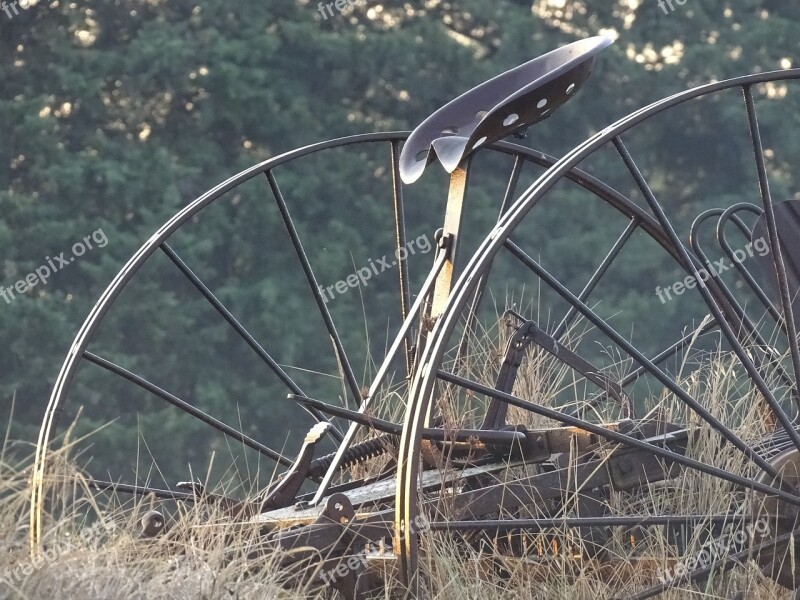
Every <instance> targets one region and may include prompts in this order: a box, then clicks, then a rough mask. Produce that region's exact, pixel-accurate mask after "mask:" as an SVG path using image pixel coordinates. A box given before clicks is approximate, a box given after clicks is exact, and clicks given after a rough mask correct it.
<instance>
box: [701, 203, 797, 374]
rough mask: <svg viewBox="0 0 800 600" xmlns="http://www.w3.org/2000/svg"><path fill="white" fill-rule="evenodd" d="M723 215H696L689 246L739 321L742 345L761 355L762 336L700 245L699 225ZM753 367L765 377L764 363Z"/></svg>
mask: <svg viewBox="0 0 800 600" xmlns="http://www.w3.org/2000/svg"><path fill="white" fill-rule="evenodd" d="M723 214H724V211H723V210H722V209H721V208H712V209H709V210H707V211H704V212H703V213H701V214H700V215H698V216H697V218H696V219H695V220H694V222H693V223H692V226H691V230H690V233H689V244H690V245H691V246H692V249H693V250H694V253H695V254H696V255H697V256H698V258H699V259H700V261H701V262H702V264H703V266H704V267H705V270H706V273H707V274H708V276H709V277H710V278H712V279H714V281H715V282H716V284H717V289H718V290H719V292H720V293H721V294H722V296H723V297H724V298H725V302H727V304H728V306H730V307H731V310H732V311H733V316H735V317H736V319H738V321H739V323H738V324H739V327H740V330H744V333H745V335H744V336H742V337H743V338H744V339H743V340H742V341H741V343H742V344H744V343H746V344H747V345H748V346H751V347H755V348H756V349H759V350H761V351H762V352H763V353H765V350H763V349H764V348H767V347H768V343H767V341H766V340H765V339H764V336H762V335H761V333H760V332H759V331H758V328H757V327H756V325H755V323H753V321H752V319H750V317H748V316H747V312H746V311H745V309H744V308H743V307H742V306H741V304H739V302H738V301H737V300H736V297H735V296H734V295H733V292H731V290H730V288H728V286H727V285H726V284H725V282H724V281H722V277H720V275H719V273H718V272H717V270H716V269H715V268H714V265H713V264H712V263H711V259H709V258H708V255H707V254H706V252H705V251H704V250H703V247H702V246H701V244H700V236H699V231H700V227H701V225H702V224H703V223H704V222H706V221H707V220H709V219H710V218H712V217H714V216H716V215H719V216H720V218H721V216H722V215H723ZM731 262H732V264H734V265H735V264H737V263H738V262H739V261H737V260H736V258H735V257H732V258H731ZM753 341H755V344H753ZM755 367H756V369H758V371H759V373H764V375H762V377H766V372H765V369H764V363H763V361H762V360H759V361H758V364H756V365H755ZM776 368H777V370H778V374H779V376H780V377H781V378H782V379H783V380H784V383H786V384H787V385H789V386H793V385H794V382H793V381H792V379H791V378H790V377H789V375H788V373H786V371H785V370H784V369H783V366H782V365H780V364H778V365H776Z"/></svg>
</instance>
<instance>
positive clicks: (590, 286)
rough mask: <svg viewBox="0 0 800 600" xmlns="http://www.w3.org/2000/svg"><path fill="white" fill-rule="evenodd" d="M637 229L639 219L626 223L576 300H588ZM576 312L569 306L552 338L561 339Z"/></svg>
mask: <svg viewBox="0 0 800 600" xmlns="http://www.w3.org/2000/svg"><path fill="white" fill-rule="evenodd" d="M637 227H639V219H637V218H636V217H634V218H633V219H631V222H630V223H628V226H627V227H626V228H625V231H623V232H622V234H621V235H620V236H619V238H617V241H616V242H615V243H614V245H613V246H612V247H611V250H609V252H608V254H606V257H605V258H604V259H603V262H601V263H600V266H598V267H597V269H596V270H595V272H594V274H593V275H592V276H591V277H590V278H589V281H588V283H587V284H586V287H584V288H583V289H582V290H581V293H580V294H578V299H579V300H580V301H581V302H585V301H586V300H587V298H589V295H590V294H591V293H592V291H593V290H594V288H595V287H596V286H597V284H598V283H599V282H600V279H602V278H603V275H605V274H606V271H608V269H609V267H611V265H612V263H613V262H614V260H616V258H617V256H619V253H620V252H622V249H623V248H624V247H625V244H626V243H627V242H628V240H629V239H631V236H632V235H633V233H634V232H635V231H636V228H637ZM577 312H578V311H577V309H576V308H575V307H574V306H571V307H570V308H569V310H568V311H567V314H566V315H564V318H563V319H561V322H560V323H559V324H558V327H556V330H555V332H554V333H553V337H554V338H555V339H556V340H558V341H560V340H561V337H562V336H563V335H564V334H565V333H566V332H567V329H568V328H569V326H570V324H571V323H572V321H573V320H574V318H575V316H576V314H577Z"/></svg>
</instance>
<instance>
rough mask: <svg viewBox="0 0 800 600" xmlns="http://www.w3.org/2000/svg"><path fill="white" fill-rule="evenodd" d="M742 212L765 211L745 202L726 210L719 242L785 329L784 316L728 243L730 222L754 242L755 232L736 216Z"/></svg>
mask: <svg viewBox="0 0 800 600" xmlns="http://www.w3.org/2000/svg"><path fill="white" fill-rule="evenodd" d="M742 211H747V212H751V213H753V214H755V215H758V216H761V215H762V214H764V211H763V210H762V209H760V208H758V207H757V206H756V205H754V204H748V203H745V202H742V203H739V204H734V205H733V206H730V207H728V208H726V209H725V212H723V213H722V216H721V217H720V218H719V221H717V241H718V242H719V245H720V247H721V248H722V251H723V252H725V255H726V256H727V257H728V258H729V259H730V260H731V262H733V266H734V267H736V270H737V271H739V274H740V275H741V276H742V278H743V279H744V280H745V281H746V282H747V284H748V285H749V286H750V288H751V289H752V290H753V293H754V294H755V295H756V297H757V298H758V299H759V300H760V301H761V303H762V304H763V305H764V308H766V309H767V311H768V312H769V314H770V315H771V316H772V318H773V319H775V321H777V322H778V324H779V325H780V326H781V327H784V323H783V315H781V313H780V311H779V310H778V308H777V307H776V306H775V305H774V304H773V303H772V300H770V298H769V296H768V295H767V293H766V292H765V291H764V288H762V287H761V286H760V285H759V283H758V281H756V279H755V277H753V274H752V273H751V272H750V270H749V269H748V268H747V267H745V266H744V264H742V263H740V262H739V261H737V260H735V256H734V251H733V248H732V247H731V244H730V242H729V241H728V234H727V231H726V229H725V227H726V225H727V224H728V222H730V221H732V222H733V224H734V225H736V227H737V228H738V229H739V231H741V232H742V234H743V235H744V237H745V238H747V240H748V241H750V242H752V237H753V232H752V231H751V230H750V228H749V227H747V225H745V223H744V221H743V220H742V219H741V217H739V215H737V214H736V213H737V212H742Z"/></svg>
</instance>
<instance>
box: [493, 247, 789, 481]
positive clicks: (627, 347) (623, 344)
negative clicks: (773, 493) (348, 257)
mask: <svg viewBox="0 0 800 600" xmlns="http://www.w3.org/2000/svg"><path fill="white" fill-rule="evenodd" d="M505 246H506V248H508V249H509V250H510V251H511V253H512V254H513V255H514V256H515V257H516V258H517V259H518V260H519V261H520V262H522V264H524V265H525V266H527V267H528V268H529V269H531V270H532V271H533V272H534V273H535V274H536V275H537V276H538V277H539V278H541V279H542V280H543V281H544V282H545V283H546V284H547V285H549V286H550V287H551V288H552V289H553V290H554V291H555V292H556V293H557V294H559V295H560V296H561V297H562V298H564V299H565V300H566V301H567V302H569V303H570V304H572V305H573V306H576V307H578V310H579V311H580V312H581V314H583V316H584V317H586V318H587V319H588V320H589V321H590V322H591V323H592V324H593V325H594V326H595V327H597V328H598V329H599V330H600V331H602V332H603V333H604V334H605V335H607V336H608V337H609V338H611V340H612V341H613V342H614V343H615V344H617V345H618V346H619V347H620V348H622V349H623V350H624V351H625V352H626V353H628V354H629V355H630V356H631V357H632V358H633V359H634V360H635V361H636V362H638V363H639V364H640V365H642V366H644V367H646V368H647V370H648V372H650V373H651V374H652V375H653V376H654V377H655V378H656V379H658V380H659V381H660V382H661V384H662V385H664V386H665V387H666V388H667V389H669V390H670V391H671V392H672V393H673V394H675V395H676V396H677V397H678V398H680V399H681V400H682V401H683V402H684V403H685V404H687V405H688V406H689V407H691V408H692V410H694V411H695V412H696V413H697V414H698V415H699V416H700V417H702V418H703V420H705V421H706V422H707V423H708V424H709V425H711V426H712V427H713V428H714V429H716V430H717V431H718V432H719V433H721V434H722V436H723V437H724V438H725V439H726V440H728V441H729V442H730V443H731V444H733V445H734V447H736V448H738V449H739V450H740V451H741V452H742V453H743V454H744V455H745V456H746V457H747V458H748V459H750V460H751V461H752V462H753V463H755V464H756V465H758V466H759V467H760V468H761V470H763V471H764V472H765V473H769V474H770V475H771V476H773V477H777V475H778V473H777V471H775V469H774V468H773V467H772V466H771V465H770V464H769V463H768V462H767V461H765V460H764V459H763V458H762V457H760V456H758V455H757V454H756V453H755V452H753V449H752V448H750V447H749V446H748V445H747V444H746V443H745V442H744V441H743V440H742V439H741V438H739V437H738V436H737V435H736V434H735V433H734V432H732V431H731V430H730V429H728V428H727V427H726V426H725V425H724V424H723V423H722V422H721V421H720V420H719V419H717V418H716V417H715V416H714V415H712V414H711V413H710V412H709V411H708V410H707V409H706V408H705V407H703V406H702V405H701V404H700V403H699V402H697V400H695V399H694V398H692V397H691V396H690V395H689V394H687V393H686V392H685V391H684V390H683V389H681V388H680V386H678V384H677V383H675V381H673V380H672V379H671V378H670V377H669V376H668V375H667V374H666V373H664V372H663V371H662V370H661V369H659V368H658V367H657V366H656V365H655V364H653V362H652V361H650V360H649V359H648V358H647V357H646V356H644V354H642V353H641V352H639V350H637V349H636V348H635V347H634V346H633V344H631V343H630V342H628V341H627V340H626V339H625V338H624V337H622V336H621V335H620V334H619V333H618V332H617V331H616V330H615V329H614V328H613V327H611V326H610V325H609V324H608V323H606V322H605V321H604V320H603V319H601V318H600V317H599V316H597V314H596V313H595V312H594V311H593V310H592V309H590V308H589V307H588V306H586V304H585V303H583V302H581V301H580V300H578V298H577V297H576V296H575V295H574V294H573V293H572V292H570V291H569V290H568V289H567V288H566V286H564V285H563V284H562V283H561V282H560V281H558V280H557V279H556V278H555V277H553V276H552V275H551V274H550V273H548V272H547V271H546V270H545V269H544V268H543V267H542V266H541V265H539V264H538V263H537V262H536V261H535V260H533V259H532V258H531V257H530V256H528V255H527V254H526V253H525V251H524V250H522V248H520V247H519V246H517V245H516V244H515V243H514V242H512V241H511V240H507V241H506V243H505Z"/></svg>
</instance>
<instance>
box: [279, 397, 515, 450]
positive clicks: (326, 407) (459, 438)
mask: <svg viewBox="0 0 800 600" xmlns="http://www.w3.org/2000/svg"><path fill="white" fill-rule="evenodd" d="M289 397H290V398H292V399H293V400H295V401H297V402H301V403H303V404H309V405H310V406H315V407H317V408H319V409H320V410H321V411H323V412H327V413H328V414H330V415H332V416H334V417H341V418H343V419H347V420H349V421H352V422H354V423H359V424H360V425H363V426H364V427H370V428H372V429H375V430H377V431H382V432H383V433H389V434H391V435H396V436H399V435H400V434H401V433H403V426H402V425H401V424H400V423H392V422H391V421H386V420H385V419H378V418H377V417H369V416H367V415H364V414H362V413H359V412H356V411H353V410H348V409H346V408H342V407H340V406H333V405H331V404H326V403H325V402H322V401H321V400H315V399H314V398H301V397H298V396H292V395H290V396H289ZM422 438H423V439H426V440H432V441H435V442H469V441H470V440H477V441H479V442H483V443H485V444H512V443H514V442H520V443H523V442H525V441H526V440H527V437H526V436H525V434H524V433H523V432H521V431H492V430H485V429H455V428H453V429H443V428H441V427H426V428H425V429H423V430H422Z"/></svg>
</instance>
